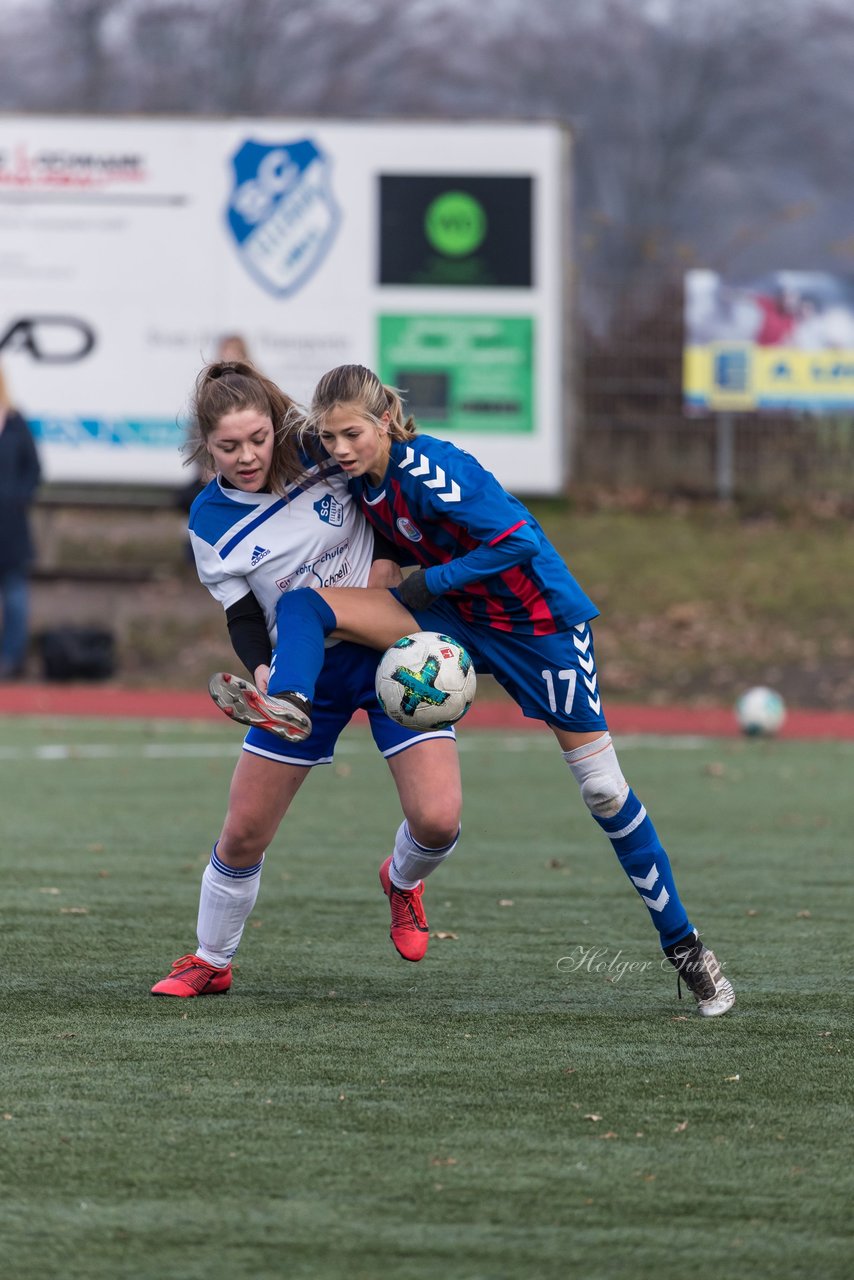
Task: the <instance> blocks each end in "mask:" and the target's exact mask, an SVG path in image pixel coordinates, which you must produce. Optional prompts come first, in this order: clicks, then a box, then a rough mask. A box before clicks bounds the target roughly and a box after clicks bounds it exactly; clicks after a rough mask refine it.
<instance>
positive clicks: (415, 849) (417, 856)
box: [389, 822, 460, 889]
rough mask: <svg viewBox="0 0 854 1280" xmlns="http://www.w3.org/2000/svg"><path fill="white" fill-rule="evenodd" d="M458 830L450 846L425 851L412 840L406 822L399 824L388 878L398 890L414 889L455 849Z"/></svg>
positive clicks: (458, 835) (422, 846)
mask: <svg viewBox="0 0 854 1280" xmlns="http://www.w3.org/2000/svg"><path fill="white" fill-rule="evenodd" d="M459 838H460V829H459V827H458V828H457V834H456V835H455V836H454V838H453V840H452V841H451V843H450V844H448V845H445V847H444V848H442V849H426V848H425V847H424V845H422V844H419V843H418V841H417V840H414V839H413V838H412V832H411V831H410V830H409V823H408V822H401V824H400V826H399V827H398V829H397V835H396V836H395V838H394V853H393V855H392V859H391V866H390V867H389V877H390V879H391V882H392V884H395V885H397V887H398V889H416V888H417V887H418V883H419V881H421V880H426V879H427V877H428V876H429V875H431V874H432V873H433V872H434V871H435V870H436V868H437V867H438V866H439V864H440V863H442V862H444V861H445V859H446V858H447V857H449V856H450V855H451V854H452V853H453V852H454V849H455V848H456V847H457V841H458V840H459Z"/></svg>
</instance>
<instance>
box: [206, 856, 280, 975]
mask: <svg viewBox="0 0 854 1280" xmlns="http://www.w3.org/2000/svg"><path fill="white" fill-rule="evenodd" d="M263 865H264V859H263V857H262V858H261V861H260V862H256V864H255V866H254V867H229V866H227V865H226V864H225V863H224V862H221V861H220V859H219V858H218V857H217V853H216V845H214V847H213V852H212V853H211V860H210V862H209V863H208V865H207V866H206V867H205V870H204V874H203V876H202V889H201V893H200V895H199V919H198V923H197V925H196V936H197V937H198V940H199V945H198V947H197V948H196V955H197V956H199V957H200V958H201V959H202V960H206V961H207V962H208V964H214V965H216V966H217V967H218V968H220V969H224V968H225V966H226V965H227V964H228V962H229V961H230V960H231V957H232V956H233V955H234V953H235V951H236V950H237V948H238V946H239V945H240V939H241V938H242V936H243V929H244V926H245V924H246V921H247V920H248V919H249V916H250V914H251V911H252V908H253V907H254V906H255V899H256V898H257V897H258V889H259V887H260V884H261V868H262V867H263Z"/></svg>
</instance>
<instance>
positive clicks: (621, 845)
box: [593, 788, 694, 947]
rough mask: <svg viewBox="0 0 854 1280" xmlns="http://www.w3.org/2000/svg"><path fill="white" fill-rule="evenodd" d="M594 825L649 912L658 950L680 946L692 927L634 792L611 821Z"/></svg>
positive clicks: (600, 821)
mask: <svg viewBox="0 0 854 1280" xmlns="http://www.w3.org/2000/svg"><path fill="white" fill-rule="evenodd" d="M593 816H594V817H596V815H595V814H594V815H593ZM596 821H597V822H598V823H599V826H600V827H601V828H602V830H603V831H604V832H605V833H606V834H607V836H608V838H609V840H610V841H611V844H612V845H613V846H614V852H615V853H616V855H617V857H618V858H619V860H620V866H621V867H622V868H623V870H624V871H625V873H626V875H627V876H628V877H629V879H630V880H631V882H632V884H633V885H634V886H635V888H636V889H637V891H638V893H639V894H640V896H641V898H642V899H643V901H644V902H645V904H646V906H647V908H648V909H649V914H650V917H651V919H652V923H653V924H654V925H655V927H656V929H657V930H658V933H659V936H660V938H661V945H662V947H670V946H672V945H673V943H674V942H681V941H682V939H683V938H684V937H685V936H686V935H687V934H689V933H690V932H691V930H692V928H693V927H694V926H693V925H692V924H691V922H690V920H689V919H688V915H687V913H686V911H685V908H684V907H683V906H682V903H681V902H680V900H679V894H678V893H677V892H676V885H675V883H674V880H673V872H672V870H671V868H670V859H669V858H668V856H667V854H666V853H665V852H664V847H663V845H662V843H661V841H660V840H659V838H658V833H657V832H656V830H655V827H654V826H653V825H652V822H651V820H650V819H649V818H648V817H647V813H646V809H645V808H644V807H643V805H642V804H641V802H640V800H638V798H637V796H636V795H635V793H634V791H632V790H631V788H630V789H629V794H628V795H627V796H626V802H625V804H624V805H623V807H622V809H621V810H620V812H619V813H618V814H615V816H614V817H613V818H596Z"/></svg>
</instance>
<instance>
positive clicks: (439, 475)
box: [397, 445, 461, 502]
mask: <svg viewBox="0 0 854 1280" xmlns="http://www.w3.org/2000/svg"><path fill="white" fill-rule="evenodd" d="M416 461H417V463H418V466H417V467H412V464H413V462H416ZM397 465H398V466H399V467H400V468H401V469H402V470H403V471H406V469H407V468H408V467H412V470H411V471H410V472H409V474H410V475H411V476H419V477H420V476H429V477H430V479H429V480H425V481H424V485H425V487H426V488H427V489H442V490H444V492H442V493H437V494H436V497H437V498H439V499H441V501H442V502H459V500H460V497H461V494H460V486H459V485H458V484H457V482H456V480H452V481H451V483H450V484H448V480H447V477H446V476H445V473H444V471H443V470H442V468H441V467H440V466H439V465H438V463H436V464H434V463H432V462H431V461H430V459H429V458H422V457H419V456H418V455H417V454H416V452H415V450H414V449H412V448H411V447H410V446H409V445H407V447H406V453H405V454H404V455H403V457H402V458H401V460H400V462H398V464H397Z"/></svg>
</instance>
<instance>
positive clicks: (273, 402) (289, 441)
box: [187, 360, 319, 494]
mask: <svg viewBox="0 0 854 1280" xmlns="http://www.w3.org/2000/svg"><path fill="white" fill-rule="evenodd" d="M243 409H255V410H257V412H258V413H261V414H264V415H265V417H268V418H269V419H270V421H271V422H272V424H273V433H274V434H273V458H272V462H271V464H270V474H269V477H268V484H269V486H270V489H271V491H272V492H273V493H278V494H284V491H285V489H286V488H287V486H288V485H289V484H293V483H295V482H296V481H297V480H303V479H304V478H305V470H306V465H305V462H304V461H303V459H302V457H301V456H300V452H299V443H298V441H299V436H300V434H301V427H302V425H303V415H302V413H301V411H300V409H299V406H298V405H297V404H296V402H295V401H294V400H292V399H291V397H290V396H289V395H287V394H286V393H285V392H284V391H282V390H281V388H280V387H277V386H276V384H275V382H271V380H270V379H269V378H266V377H265V376H264V374H263V373H259V372H258V370H257V369H256V368H255V367H254V365H251V364H244V363H243V362H242V361H240V360H235V361H222V360H220V361H216V362H215V363H214V364H209V365H206V366H205V368H204V369H202V371H201V373H200V374H199V376H198V378H197V379H196V389H195V393H194V395H193V399H192V404H191V412H192V422H193V428H192V435H191V437H190V440H189V442H188V456H187V463H191V462H197V463H199V464H200V465H201V466H202V467H203V468H206V469H207V470H208V471H212V472H214V471H216V464H215V462H214V459H213V457H212V455H211V452H210V449H209V447H208V441H209V439H210V437H211V435H212V433H213V432H214V431H216V429H217V427H218V426H219V424H220V422H221V421H222V419H223V418H224V417H225V416H226V415H227V414H229V413H240V412H241V410H243ZM318 457H319V454H318Z"/></svg>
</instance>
